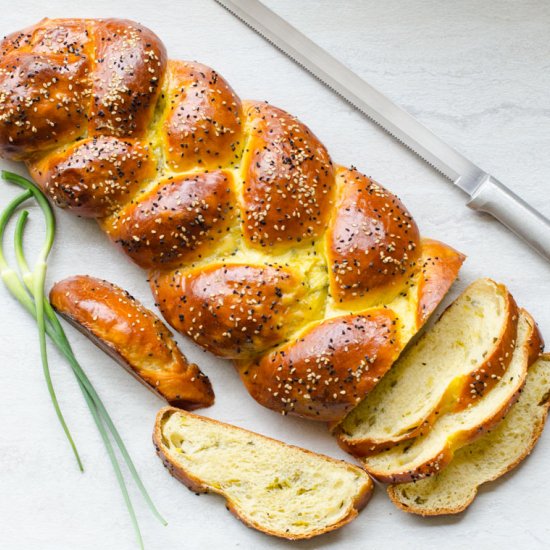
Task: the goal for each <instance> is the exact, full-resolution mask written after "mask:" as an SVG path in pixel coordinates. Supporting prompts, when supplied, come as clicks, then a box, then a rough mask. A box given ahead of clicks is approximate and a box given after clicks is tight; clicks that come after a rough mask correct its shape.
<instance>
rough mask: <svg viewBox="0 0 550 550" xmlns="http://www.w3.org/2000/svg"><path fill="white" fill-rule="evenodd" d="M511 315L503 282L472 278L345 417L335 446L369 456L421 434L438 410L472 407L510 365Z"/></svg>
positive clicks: (514, 322)
mask: <svg viewBox="0 0 550 550" xmlns="http://www.w3.org/2000/svg"><path fill="white" fill-rule="evenodd" d="M517 319H518V310H517V306H516V304H515V302H514V299H513V298H512V296H511V295H510V293H509V292H508V291H507V290H506V288H505V287H504V286H503V285H500V284H497V283H495V282H494V281H492V280H490V279H479V280H478V281H476V282H474V283H472V284H471V285H470V286H469V287H468V288H467V289H466V290H465V291H464V292H463V293H462V295H461V296H460V297H459V298H458V299H457V300H455V302H453V304H452V305H451V306H450V307H449V308H448V309H447V310H446V311H445V313H444V314H443V315H442V316H441V318H440V319H439V321H438V322H437V323H436V324H435V325H434V327H433V328H432V329H431V330H429V331H428V332H426V333H425V334H424V335H423V336H422V337H421V338H420V339H419V341H418V342H417V343H416V344H415V345H414V346H412V347H411V348H409V349H408V350H407V351H405V353H404V354H403V355H402V356H401V357H400V359H399V360H398V361H397V363H396V364H395V365H394V366H393V367H392V369H391V370H390V371H389V372H388V373H387V374H386V375H385V376H384V378H383V379H382V380H381V382H380V383H379V384H378V385H377V386H376V387H375V388H374V389H373V390H372V391H371V392H370V393H369V394H368V396H367V397H366V398H365V399H364V400H363V401H362V402H361V404H360V405H359V406H358V407H356V408H355V409H354V410H353V411H352V412H351V413H350V414H349V415H348V416H347V417H346V419H345V420H344V422H343V423H342V424H341V426H340V427H339V428H338V430H337V434H338V440H339V443H340V445H341V446H342V447H343V448H344V449H345V450H347V451H348V452H350V453H352V454H354V455H356V456H368V455H371V454H374V453H376V452H379V451H380V450H381V449H384V448H388V446H390V445H392V444H396V443H399V442H400V441H404V440H407V439H411V438H413V437H417V436H418V435H421V434H422V433H424V432H426V431H427V430H429V429H430V426H431V424H433V422H434V421H435V420H436V418H437V417H438V415H440V414H443V413H445V412H447V411H459V410H462V409H464V408H466V407H468V406H469V405H471V404H475V403H476V402H477V401H479V400H480V399H481V398H482V397H483V395H485V394H486V393H487V392H489V391H490V390H491V388H492V387H493V386H494V385H495V384H496V383H497V382H498V380H499V379H500V377H501V375H502V374H503V373H504V372H505V371H506V369H507V367H508V365H509V363H510V359H511V357H512V351H513V349H514V345H515V343H514V340H515V337H516V332H517Z"/></svg>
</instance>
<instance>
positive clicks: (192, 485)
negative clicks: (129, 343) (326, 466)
mask: <svg viewBox="0 0 550 550" xmlns="http://www.w3.org/2000/svg"><path fill="white" fill-rule="evenodd" d="M175 412H176V413H181V411H179V410H177V409H174V408H172V407H164V408H163V409H161V410H160V411H159V412H158V413H157V417H156V420H155V427H154V430H153V444H154V445H155V449H156V451H157V455H158V456H159V458H160V459H161V460H162V463H163V464H164V466H165V468H166V469H167V470H168V472H169V473H170V475H172V476H173V477H175V478H176V479H177V480H178V481H180V482H181V483H183V484H184V485H185V486H186V487H188V488H189V489H190V490H191V491H193V492H195V493H209V492H212V493H217V494H219V495H221V496H223V497H224V498H226V502H227V508H228V510H229V511H230V512H231V513H232V514H233V515H234V516H235V517H236V518H237V519H239V520H240V521H242V522H243V523H244V524H245V525H247V526H248V527H252V528H253V529H257V530H259V531H262V532H263V533H266V534H268V535H271V536H275V537H281V538H287V539H289V540H299V539H310V538H313V537H316V536H319V535H322V534H323V533H328V532H330V531H334V530H335V529H339V528H340V527H343V526H344V525H346V524H347V523H349V522H350V521H352V520H353V519H354V518H355V517H357V514H358V513H359V512H360V511H361V510H362V509H363V508H364V507H365V506H366V505H367V503H368V501H369V500H370V498H371V496H372V493H373V491H374V484H373V483H372V481H371V480H370V478H369V480H368V483H366V484H365V486H364V487H363V490H362V491H361V492H360V493H359V494H358V495H357V496H356V498H355V500H354V502H353V504H352V507H351V508H350V511H349V514H348V515H347V516H346V517H345V518H343V519H342V520H340V521H339V522H338V523H335V524H333V525H328V526H327V527H326V528H324V529H318V530H315V531H311V532H309V533H304V535H303V536H289V535H288V533H284V532H278V531H272V530H268V529H266V528H265V526H263V525H261V524H259V523H255V522H251V521H250V520H249V519H248V518H246V517H244V516H243V515H242V514H241V513H240V512H239V510H238V509H237V508H236V507H235V505H234V503H233V502H231V500H229V499H228V498H227V497H226V496H225V494H224V492H223V489H219V490H218V489H212V488H208V487H206V486H205V485H204V483H203V482H202V481H201V480H200V479H199V478H197V477H196V476H193V475H191V474H189V473H188V472H187V471H186V470H185V468H183V467H182V466H181V465H180V464H178V463H177V462H176V461H175V460H174V459H173V458H172V457H171V456H170V453H169V452H168V450H167V447H166V445H165V444H164V442H163V435H162V426H163V424H164V422H165V419H166V418H167V416H168V415H170V414H173V413H175ZM185 414H186V415H189V416H196V417H199V416H198V415H194V414H193V413H185ZM199 418H202V419H203V420H207V421H208V422H210V423H212V424H217V425H219V426H223V427H225V428H227V429H229V430H237V431H241V432H246V433H251V434H253V435H254V436H256V437H258V436H259V437H263V438H265V439H266V440H269V441H274V442H276V443H279V444H280V445H282V446H285V447H290V448H294V449H299V450H300V451H303V452H305V453H307V454H309V455H314V456H317V457H319V458H320V459H322V460H325V461H327V462H332V463H337V464H341V463H344V464H346V465H347V466H349V467H350V468H356V466H353V465H351V464H348V463H346V462H344V461H342V460H336V459H334V458H331V457H328V456H325V455H320V454H317V453H313V452H311V451H308V450H307V449H303V448H301V447H296V446H294V445H287V444H286V443H283V442H282V441H277V440H276V439H272V438H270V437H266V436H264V435H261V436H260V435H259V434H256V433H254V432H250V431H249V430H245V429H243V428H239V427H237V426H232V425H229V424H225V423H224V422H219V421H218V420H214V419H211V418H208V419H206V418H204V417H199Z"/></svg>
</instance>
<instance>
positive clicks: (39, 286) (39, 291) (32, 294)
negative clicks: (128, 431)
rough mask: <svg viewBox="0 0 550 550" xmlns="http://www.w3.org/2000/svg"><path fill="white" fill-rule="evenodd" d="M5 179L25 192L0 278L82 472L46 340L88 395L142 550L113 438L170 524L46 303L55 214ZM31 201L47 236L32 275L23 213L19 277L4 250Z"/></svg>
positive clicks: (31, 188) (0, 229) (39, 196)
mask: <svg viewBox="0 0 550 550" xmlns="http://www.w3.org/2000/svg"><path fill="white" fill-rule="evenodd" d="M2 177H3V178H4V179H5V180H6V181H9V182H11V183H14V184H16V185H18V186H19V187H22V188H23V189H24V190H25V191H24V192H23V193H22V194H21V195H19V196H18V197H16V198H15V199H14V200H12V201H11V202H10V203H9V204H8V206H6V208H5V209H4V211H3V212H2V213H1V214H0V278H1V279H2V281H3V283H4V285H5V286H6V288H7V289H8V291H9V292H10V294H11V295H12V296H13V297H14V298H15V299H16V300H17V301H18V302H19V303H20V304H21V305H22V306H23V307H24V308H25V309H26V310H27V311H28V312H29V313H30V314H31V316H32V317H33V318H34V319H35V320H36V324H37V327H38V337H39V344H40V356H41V360H42V368H43V372H44V377H45V379H46V384H47V387H48V392H49V394H50V397H51V400H52V403H53V406H54V408H55V412H56V414H57V417H58V419H59V422H60V423H61V426H62V428H63V431H64V432H65V435H66V437H67V439H68V441H69V443H70V445H71V448H72V451H73V453H74V455H75V457H76V460H77V463H78V467H79V468H80V470H81V471H84V468H83V465H82V461H81V459H80V456H79V454H78V451H77V449H76V445H75V443H74V441H73V438H72V436H71V434H70V431H69V429H68V427H67V424H66V422H65V419H64V417H63V414H62V412H61V409H60V407H59V403H58V401H57V397H56V394H55V390H54V387H53V383H52V379H51V375H50V369H49V365H48V357H47V346H46V335H47V336H48V337H49V338H50V340H51V341H52V342H53V343H54V344H55V346H56V347H57V348H58V349H59V351H61V353H62V354H63V355H64V356H65V358H66V359H67V361H68V363H69V365H70V366H71V369H72V371H73V373H74V374H75V376H76V379H77V382H78V385H79V387H80V389H81V391H82V394H83V395H84V399H85V401H86V404H87V405H88V408H89V409H90V413H91V414H92V417H93V419H94V422H95V424H96V426H97V429H98V431H99V433H100V435H101V438H102V440H103V443H104V445H105V448H106V450H107V454H108V456H109V459H110V461H111V464H112V466H113V470H114V472H115V476H116V478H117V481H118V484H119V487H120V491H121V493H122V496H123V498H124V501H125V503H126V507H127V509H128V513H129V514H130V518H131V520H132V525H133V528H134V531H135V533H136V537H137V540H138V544H139V546H140V548H144V546H143V539H142V536H141V532H140V529H139V525H138V521H137V516H136V513H135V510H134V507H133V505H132V501H131V499H130V495H129V493H128V488H127V486H126V482H125V481H124V477H123V475H122V471H121V468H120V464H119V462H118V459H117V456H116V454H115V450H114V448H113V444H112V441H111V438H112V440H113V441H114V443H115V444H116V446H117V447H118V451H119V453H120V455H121V456H122V459H123V462H124V463H125V464H126V467H127V468H128V470H129V472H130V474H131V477H132V479H133V480H134V483H135V484H136V485H137V487H138V489H139V491H140V492H141V494H142V496H143V498H144V500H145V502H146V503H147V505H148V507H149V509H150V510H151V512H152V513H153V514H154V515H155V517H156V518H157V519H158V520H159V521H160V522H161V523H162V524H163V525H166V524H167V523H166V521H165V520H164V518H163V517H162V516H161V515H160V513H159V512H158V510H157V508H156V507H155V505H154V504H153V501H152V500H151V497H150V496H149V494H148V492H147V490H146V489H145V486H144V485H143V482H142V481H141V479H140V477H139V474H138V473H137V470H136V468H135V466H134V463H133V462H132V459H131V458H130V455H129V454H128V451H127V449H126V446H125V445H124V442H123V441H122V438H121V437H120V434H119V433H118V431H117V429H116V427H115V425H114V423H113V421H112V419H111V417H110V416H109V413H108V412H107V409H106V408H105V406H104V404H103V402H102V401H101V399H100V397H99V395H98V394H97V392H96V391H95V389H94V387H93V386H92V383H91V382H90V380H89V379H88V377H87V375H86V373H85V372H84V370H83V369H82V367H81V366H80V364H79V362H78V360H77V359H76V356H75V355H74V353H73V350H72V348H71V345H70V343H69V340H68V339H67V335H66V334H65V331H64V330H63V327H62V325H61V323H60V321H59V319H58V317H57V314H56V313H55V311H54V310H53V308H52V306H51V304H50V302H49V301H48V300H47V299H46V297H45V293H44V281H45V278H46V270H47V259H48V255H49V253H50V250H51V248H52V245H53V241H54V235H55V219H54V216H53V211H52V209H51V206H50V204H49V203H48V201H47V199H46V197H45V196H44V194H43V193H42V192H41V191H40V190H39V189H38V188H37V187H35V185H34V184H32V183H31V182H30V181H29V180H27V179H26V178H23V177H22V176H19V175H17V174H14V173H11V172H5V171H3V172H2ZM30 198H33V199H34V200H35V201H36V202H37V203H38V205H39V206H40V208H41V211H42V213H43V215H44V219H45V222H46V233H45V238H44V244H43V246H42V249H41V251H40V253H39V255H38V258H37V260H36V263H35V265H34V267H33V269H32V270H31V268H30V267H29V264H28V262H27V260H26V258H25V254H24V251H23V235H24V230H25V224H26V221H27V218H28V212H27V211H26V210H24V211H22V212H21V214H20V215H19V218H18V220H17V224H16V227H15V233H14V249H15V258H16V263H17V267H18V269H19V274H18V273H17V271H15V270H14V269H12V268H11V267H10V266H9V265H8V263H7V261H6V258H5V255H4V249H3V242H4V235H5V232H6V228H7V226H8V223H9V222H10V220H11V219H12V218H13V216H14V215H15V213H16V212H17V209H18V208H19V206H21V205H22V204H23V203H24V202H26V201H27V200H29V199H30Z"/></svg>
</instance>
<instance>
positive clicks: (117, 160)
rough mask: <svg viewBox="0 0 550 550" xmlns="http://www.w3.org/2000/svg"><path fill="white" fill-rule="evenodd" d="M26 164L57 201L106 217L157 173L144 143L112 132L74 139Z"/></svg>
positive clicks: (83, 212) (77, 210)
mask: <svg viewBox="0 0 550 550" xmlns="http://www.w3.org/2000/svg"><path fill="white" fill-rule="evenodd" d="M121 159H124V161H122V160H121ZM27 166H28V168H29V171H30V173H31V176H32V177H33V179H34V181H36V182H37V183H38V184H39V185H40V187H42V189H43V190H44V191H45V192H46V194H47V195H48V196H49V197H50V198H51V199H52V200H53V202H54V203H55V204H56V205H57V206H59V207H60V208H66V209H68V210H70V211H71V212H74V213H75V214H78V215H79V216H83V217H86V218H101V217H103V216H107V215H108V214H110V213H111V212H113V211H114V210H116V209H118V208H119V207H120V205H121V204H124V203H125V202H126V201H128V200H130V199H131V198H132V197H133V195H134V194H135V193H136V191H137V190H138V189H139V187H140V186H141V185H143V183H144V182H146V181H148V180H150V179H152V178H153V177H154V176H155V175H156V159H155V158H154V156H153V155H152V153H151V152H150V150H149V148H148V147H145V146H143V145H142V144H141V143H139V142H137V141H136V140H132V139H125V140H121V139H118V138H115V137H111V136H96V137H93V138H88V139H84V140H81V141H77V142H75V143H74V144H72V145H70V146H68V147H65V148H62V149H58V150H56V152H55V153H52V154H49V155H46V156H43V157H42V158H41V159H40V160H34V159H33V160H31V161H29V162H28V163H27Z"/></svg>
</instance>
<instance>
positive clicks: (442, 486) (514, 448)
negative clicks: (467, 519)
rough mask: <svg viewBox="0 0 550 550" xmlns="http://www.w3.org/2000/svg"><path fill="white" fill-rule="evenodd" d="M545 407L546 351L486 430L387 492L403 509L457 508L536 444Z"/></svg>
mask: <svg viewBox="0 0 550 550" xmlns="http://www.w3.org/2000/svg"><path fill="white" fill-rule="evenodd" d="M549 407H550V355H549V354H547V355H544V356H542V357H541V358H540V359H539V360H538V361H537V362H536V363H535V364H534V365H533V366H532V367H530V369H529V372H528V374H527V381H526V383H525V386H524V388H523V391H522V392H521V396H520V398H519V400H518V401H517V403H516V404H515V405H514V406H513V407H512V408H511V409H510V412H509V413H508V414H507V415H506V417H505V418H504V420H503V421H502V422H501V423H500V424H498V425H497V426H496V428H494V429H493V430H491V431H490V432H489V433H487V434H486V435H484V436H483V437H481V438H480V439H478V440H477V441H475V442H474V443H471V444H470V445H466V446H465V447H462V449H460V450H459V451H457V453H456V454H455V456H454V458H453V460H452V462H451V463H450V464H449V465H448V466H447V467H446V468H445V469H444V470H442V471H441V472H439V473H438V474H436V475H434V476H432V477H429V478H425V479H421V480H419V481H416V482H411V483H403V484H400V485H391V486H390V487H388V495H389V496H390V499H391V500H392V502H393V503H394V504H395V505H396V506H397V507H398V508H401V509H402V510H404V511H405V512H410V513H412V514H419V515H422V516H439V515H443V514H457V513H459V512H462V511H463V510H464V509H466V508H467V507H468V506H469V505H470V504H471V503H472V501H473V500H474V498H475V497H476V494H477V490H478V487H479V486H480V485H482V484H483V483H487V482H488V481H493V480H495V479H497V478H499V477H500V476H502V475H504V474H506V473H507V472H509V471H510V470H512V469H514V468H515V467H516V466H517V465H518V464H519V463H520V462H521V461H522V460H523V459H524V458H525V457H527V456H528V455H529V454H530V453H531V451H532V450H533V447H534V446H535V445H536V443H537V441H538V439H539V437H540V434H541V433H542V430H543V428H544V423H545V422H546V417H547V416H548V408H549Z"/></svg>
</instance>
